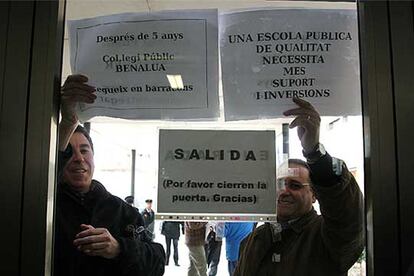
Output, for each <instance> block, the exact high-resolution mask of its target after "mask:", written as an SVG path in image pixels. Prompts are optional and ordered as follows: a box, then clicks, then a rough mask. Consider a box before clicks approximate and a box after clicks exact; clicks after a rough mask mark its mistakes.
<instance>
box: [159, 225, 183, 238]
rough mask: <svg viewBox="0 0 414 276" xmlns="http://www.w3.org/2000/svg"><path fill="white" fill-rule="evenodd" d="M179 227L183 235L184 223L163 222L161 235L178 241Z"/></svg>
mask: <svg viewBox="0 0 414 276" xmlns="http://www.w3.org/2000/svg"><path fill="white" fill-rule="evenodd" d="M180 225H181V230H182V232H183V234H184V223H183V222H179V221H165V222H163V223H162V227H161V234H163V235H164V236H166V237H168V238H171V239H175V240H178V239H179V238H180Z"/></svg>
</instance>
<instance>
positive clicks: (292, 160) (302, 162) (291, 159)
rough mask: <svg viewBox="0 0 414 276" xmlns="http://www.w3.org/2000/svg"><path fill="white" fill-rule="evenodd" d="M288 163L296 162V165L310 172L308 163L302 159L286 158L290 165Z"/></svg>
mask: <svg viewBox="0 0 414 276" xmlns="http://www.w3.org/2000/svg"><path fill="white" fill-rule="evenodd" d="M290 164H296V165H299V166H302V167H304V168H305V169H307V170H308V171H309V172H310V167H309V165H308V163H306V162H305V161H303V160H302V159H296V158H290V159H289V160H288V165H290Z"/></svg>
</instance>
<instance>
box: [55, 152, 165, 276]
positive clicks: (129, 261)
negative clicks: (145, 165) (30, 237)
mask: <svg viewBox="0 0 414 276" xmlns="http://www.w3.org/2000/svg"><path fill="white" fill-rule="evenodd" d="M68 148H70V147H68ZM68 156H70V153H69V154H68V153H66V152H64V153H60V154H59V178H60V175H61V172H62V169H63V166H64V164H65V163H66V161H67V160H68ZM59 182H61V181H59ZM81 224H90V225H92V226H94V227H95V228H96V227H103V228H107V229H108V231H109V232H110V233H111V235H112V236H113V237H114V238H115V239H116V240H117V241H118V243H119V245H120V246H121V253H120V255H119V256H118V257H117V258H115V259H111V260H109V259H105V258H102V257H90V256H87V255H85V254H83V253H81V252H80V251H78V250H77V249H76V248H75V246H74V245H73V240H74V239H75V236H76V234H77V233H79V232H80V231H81V229H80V225H81ZM143 225H144V221H143V219H142V217H141V215H140V214H139V212H138V211H137V210H136V209H135V208H133V207H131V206H130V205H128V204H126V203H125V202H123V201H122V200H121V199H120V198H118V197H116V196H113V195H111V194H110V193H109V192H107V191H106V189H105V188H104V186H103V185H102V184H101V183H99V182H98V181H96V180H93V181H92V184H91V189H90V191H89V192H88V193H86V194H80V193H77V192H75V191H73V190H72V189H71V188H70V187H69V186H68V185H66V184H64V183H59V184H58V187H57V196H56V224H55V227H56V228H55V235H54V238H55V241H54V268H53V270H54V274H53V275H54V276H86V275H87V276H90V275H94V276H140V275H141V276H150V275H151V276H158V275H163V274H164V263H165V253H164V248H163V247H162V245H160V244H158V243H153V242H151V241H150V239H148V235H147V234H146V233H145V231H142V232H141V230H143V227H142V226H143Z"/></svg>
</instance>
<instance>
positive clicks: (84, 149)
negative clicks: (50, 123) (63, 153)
mask: <svg viewBox="0 0 414 276" xmlns="http://www.w3.org/2000/svg"><path fill="white" fill-rule="evenodd" d="M69 143H70V145H71V146H72V151H73V154H72V157H71V158H70V159H69V161H68V163H67V164H66V166H65V168H64V169H63V181H64V182H66V183H67V184H69V185H70V186H71V187H72V188H73V189H74V190H76V191H78V192H87V191H89V187H90V185H91V182H92V176H93V171H94V168H95V165H94V162H93V152H92V148H91V145H90V144H89V141H88V139H86V137H85V136H84V135H83V134H82V133H80V132H75V133H74V134H73V135H72V137H71V138H70V141H69Z"/></svg>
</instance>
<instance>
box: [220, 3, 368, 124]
mask: <svg viewBox="0 0 414 276" xmlns="http://www.w3.org/2000/svg"><path fill="white" fill-rule="evenodd" d="M220 45H221V48H220V51H221V66H222V81H223V91H224V103H225V116H226V120H241V119H258V118H272V117H279V116H281V115H282V113H283V111H285V110H287V109H289V108H293V107H294V106H295V105H294V104H293V103H292V98H293V97H299V98H303V99H305V100H307V101H309V102H311V103H312V104H313V105H314V106H315V107H316V108H317V109H318V111H319V112H320V113H321V115H326V116H344V115H357V114H360V113H361V109H360V108H361V102H360V101H361V99H360V98H361V95H360V82H359V51H358V32H357V13H356V11H355V10H315V9H275V10H255V11H245V12H237V13H227V14H223V15H221V16H220Z"/></svg>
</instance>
